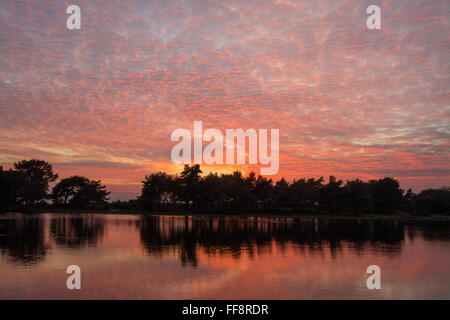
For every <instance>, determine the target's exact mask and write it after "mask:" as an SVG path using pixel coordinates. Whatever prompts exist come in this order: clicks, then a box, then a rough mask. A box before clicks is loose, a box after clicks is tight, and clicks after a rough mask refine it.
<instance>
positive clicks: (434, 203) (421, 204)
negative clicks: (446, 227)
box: [414, 187, 450, 215]
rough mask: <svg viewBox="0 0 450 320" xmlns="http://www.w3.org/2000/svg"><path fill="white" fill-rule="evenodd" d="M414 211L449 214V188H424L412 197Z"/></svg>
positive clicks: (426, 213) (427, 213) (425, 213)
mask: <svg viewBox="0 0 450 320" xmlns="http://www.w3.org/2000/svg"><path fill="white" fill-rule="evenodd" d="M414 213H415V214H418V215H431V214H433V213H434V214H444V215H450V188H448V187H442V188H440V189H426V190H423V191H422V192H420V193H419V194H418V195H417V196H416V197H415V198H414Z"/></svg>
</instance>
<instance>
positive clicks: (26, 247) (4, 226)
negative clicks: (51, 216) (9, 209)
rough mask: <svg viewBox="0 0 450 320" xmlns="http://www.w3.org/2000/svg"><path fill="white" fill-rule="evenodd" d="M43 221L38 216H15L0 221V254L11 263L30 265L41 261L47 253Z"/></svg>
mask: <svg viewBox="0 0 450 320" xmlns="http://www.w3.org/2000/svg"><path fill="white" fill-rule="evenodd" d="M44 224H45V221H44V219H42V217H39V216H31V217H25V216H17V217H8V218H6V219H0V252H1V254H2V255H8V256H9V257H10V258H11V260H12V261H13V262H19V263H22V264H24V265H31V264H35V263H38V262H39V261H41V260H42V259H43V258H44V257H45V254H46V252H47V249H48V246H47V245H46V244H45V241H44V240H45V234H44Z"/></svg>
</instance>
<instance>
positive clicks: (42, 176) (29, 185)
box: [0, 159, 110, 212]
mask: <svg viewBox="0 0 450 320" xmlns="http://www.w3.org/2000/svg"><path fill="white" fill-rule="evenodd" d="M57 179H58V174H57V173H54V172H53V168H52V165H51V164H49V163H48V162H46V161H43V160H36V159H32V160H22V161H19V162H16V163H14V169H9V170H3V167H1V166H0V212H1V211H20V210H24V211H27V210H29V209H33V208H35V207H39V206H40V207H47V206H48V205H49V204H50V202H51V204H52V205H53V206H55V207H61V206H65V207H74V208H90V209H95V208H99V207H104V206H105V205H107V204H108V203H107V201H108V200H109V198H108V195H109V194H110V192H108V191H107V190H106V186H105V185H102V183H101V181H100V180H90V179H88V178H85V177H81V176H72V177H69V178H65V179H62V180H60V181H59V182H58V183H57V184H56V185H55V186H54V187H53V189H52V192H49V188H50V183H52V182H54V181H56V180H57ZM48 201H50V202H48Z"/></svg>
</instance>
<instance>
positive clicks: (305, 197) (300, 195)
mask: <svg viewBox="0 0 450 320" xmlns="http://www.w3.org/2000/svg"><path fill="white" fill-rule="evenodd" d="M323 181H324V179H323V177H320V178H319V179H314V178H311V179H308V180H306V179H304V178H302V179H300V180H294V182H293V183H292V184H291V190H292V193H291V194H292V203H293V208H294V210H295V211H297V212H300V213H303V212H305V211H315V210H316V209H317V205H318V204H319V200H320V190H321V188H322V187H323V184H322V183H323Z"/></svg>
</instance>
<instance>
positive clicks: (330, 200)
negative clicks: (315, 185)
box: [320, 176, 343, 213]
mask: <svg viewBox="0 0 450 320" xmlns="http://www.w3.org/2000/svg"><path fill="white" fill-rule="evenodd" d="M342 183H343V181H342V180H337V179H336V177H335V176H330V179H329V180H328V183H327V184H326V185H324V186H322V188H321V189H320V198H321V203H322V204H323V205H325V206H326V207H327V208H328V210H329V212H330V213H334V212H336V213H339V210H340V208H341V205H342V200H343V196H342V195H343V192H342V191H343V188H342V187H341V186H342Z"/></svg>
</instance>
